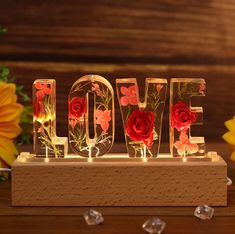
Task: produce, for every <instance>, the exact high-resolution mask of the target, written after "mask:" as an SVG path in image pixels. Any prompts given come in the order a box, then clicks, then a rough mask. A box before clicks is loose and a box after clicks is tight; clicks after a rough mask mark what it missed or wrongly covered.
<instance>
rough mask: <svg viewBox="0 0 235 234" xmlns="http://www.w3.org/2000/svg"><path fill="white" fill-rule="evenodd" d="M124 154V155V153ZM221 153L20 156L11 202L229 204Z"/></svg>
mask: <svg viewBox="0 0 235 234" xmlns="http://www.w3.org/2000/svg"><path fill="white" fill-rule="evenodd" d="M122 156H123V155H122ZM226 177H227V165H226V163H225V161H224V160H223V159H222V158H221V157H216V158H212V160H207V159H197V160H190V159H189V160H187V162H185V160H181V159H168V158H160V159H159V158H158V159H150V160H147V161H143V160H142V159H129V158H125V157H122V158H118V159H117V158H114V157H113V158H105V159H103V158H101V159H95V160H93V161H92V162H88V161H87V159H84V158H83V159H74V158H69V159H66V158H65V159H59V160H51V159H50V160H43V159H36V158H33V159H30V160H22V159H18V160H16V161H15V162H14V164H13V167H12V205H14V206H197V205H200V204H208V205H213V206H226V205H227V185H226Z"/></svg>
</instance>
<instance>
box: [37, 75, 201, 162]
mask: <svg viewBox="0 0 235 234" xmlns="http://www.w3.org/2000/svg"><path fill="white" fill-rule="evenodd" d="M116 91H117V98H118V102H119V107H120V110H121V116H122V122H123V129H124V134H125V140H126V146H127V151H128V155H129V157H142V158H147V157H158V156H159V148H160V144H161V132H162V118H163V113H164V107H165V101H166V93H167V80H166V79H159V78H146V79H145V96H144V100H143V101H141V100H140V97H139V87H138V84H137V81H136V79H135V78H126V79H117V80H116ZM204 95H205V81H204V80H203V79H171V81H170V151H171V156H172V157H186V156H202V157H203V156H205V140H204V137H199V136H198V137H193V136H191V126H192V125H199V124H202V119H203V118H202V113H203V111H202V108H201V107H193V106H192V105H191V98H192V97H195V96H204ZM33 100H34V102H33V107H34V153H35V154H36V156H37V157H64V156H65V155H67V153H68V143H67V138H66V137H57V136H56V109H55V103H56V85H55V80H36V81H35V82H34V84H33ZM91 129H92V131H91ZM163 129H164V128H163ZM91 132H92V134H91ZM90 135H92V136H90ZM114 135H115V106H114V91H113V88H112V86H111V84H110V83H109V82H108V81H107V80H106V79H105V78H103V77H101V76H98V75H86V76H83V77H81V78H80V79H78V80H77V81H76V82H75V83H74V84H73V86H72V88H71V90H70V93H69V97H68V137H69V149H70V150H72V151H73V153H74V154H75V155H78V156H82V157H89V158H92V157H99V156H103V155H105V154H106V153H107V152H108V151H109V150H110V149H111V147H112V144H113V142H114Z"/></svg>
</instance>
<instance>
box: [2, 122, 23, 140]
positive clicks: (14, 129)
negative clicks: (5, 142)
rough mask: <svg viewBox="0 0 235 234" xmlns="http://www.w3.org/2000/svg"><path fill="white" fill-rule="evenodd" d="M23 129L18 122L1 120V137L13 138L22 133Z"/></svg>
mask: <svg viewBox="0 0 235 234" xmlns="http://www.w3.org/2000/svg"><path fill="white" fill-rule="evenodd" d="M21 131H22V129H21V127H20V126H19V124H18V123H14V122H12V123H1V122H0V137H1V136H2V137H7V138H8V139H13V138H15V137H17V136H18V135H19V134H20V133H21Z"/></svg>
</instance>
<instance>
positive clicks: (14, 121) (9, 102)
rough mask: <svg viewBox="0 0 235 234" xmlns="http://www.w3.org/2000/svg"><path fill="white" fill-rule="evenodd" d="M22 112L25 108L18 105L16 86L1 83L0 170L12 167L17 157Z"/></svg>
mask: <svg viewBox="0 0 235 234" xmlns="http://www.w3.org/2000/svg"><path fill="white" fill-rule="evenodd" d="M22 111H23V106H22V105H21V104H19V103H17V95H16V85H15V84H13V83H6V82H1V81H0V168H1V167H6V166H7V167H10V166H11V164H12V163H13V161H14V160H15V157H16V155H17V149H16V147H15V144H14V138H16V137H17V136H18V135H19V134H20V133H21V128H20V126H19V122H20V115H21V113H22Z"/></svg>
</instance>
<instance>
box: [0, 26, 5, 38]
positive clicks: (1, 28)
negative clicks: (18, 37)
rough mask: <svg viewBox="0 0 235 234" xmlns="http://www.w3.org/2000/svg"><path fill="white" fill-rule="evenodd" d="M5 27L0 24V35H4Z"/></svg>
mask: <svg viewBox="0 0 235 234" xmlns="http://www.w3.org/2000/svg"><path fill="white" fill-rule="evenodd" d="M6 31H7V29H6V28H4V27H2V26H0V36H2V35H4V34H5V33H6Z"/></svg>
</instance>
